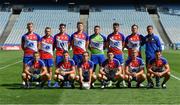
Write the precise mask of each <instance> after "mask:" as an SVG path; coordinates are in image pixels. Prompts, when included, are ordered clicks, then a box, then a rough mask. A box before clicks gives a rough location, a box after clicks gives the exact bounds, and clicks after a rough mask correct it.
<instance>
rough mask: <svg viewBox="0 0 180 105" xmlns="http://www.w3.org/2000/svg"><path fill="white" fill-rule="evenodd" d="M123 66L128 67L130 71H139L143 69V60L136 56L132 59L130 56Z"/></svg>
mask: <svg viewBox="0 0 180 105" xmlns="http://www.w3.org/2000/svg"><path fill="white" fill-rule="evenodd" d="M125 66H128V67H129V71H130V72H139V71H140V70H141V69H144V62H143V60H142V59H141V58H138V57H136V59H135V60H133V59H132V58H131V57H129V58H128V60H126V63H125Z"/></svg>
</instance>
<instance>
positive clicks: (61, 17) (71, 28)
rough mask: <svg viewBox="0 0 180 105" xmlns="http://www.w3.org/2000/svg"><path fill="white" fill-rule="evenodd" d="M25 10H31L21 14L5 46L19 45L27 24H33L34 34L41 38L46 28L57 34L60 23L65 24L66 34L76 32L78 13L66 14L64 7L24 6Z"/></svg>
mask: <svg viewBox="0 0 180 105" xmlns="http://www.w3.org/2000/svg"><path fill="white" fill-rule="evenodd" d="M26 8H31V9H32V11H30V12H25V11H22V12H21V14H20V16H19V18H18V20H17V21H16V22H15V25H14V26H13V29H12V31H11V33H10V35H9V36H8V38H7V40H6V41H5V45H9V44H15V45H18V44H20V42H21V36H22V35H23V34H24V33H26V32H27V29H26V24H27V23H28V22H33V23H34V26H35V32H36V33H38V34H40V35H41V36H42V35H44V29H45V27H47V26H48V27H51V28H52V34H53V35H54V34H56V33H58V32H59V30H58V27H59V24H60V23H65V24H66V25H67V33H68V34H72V33H73V32H75V31H76V23H77V22H78V21H79V20H80V18H79V17H80V15H79V13H78V12H68V9H67V8H66V7H65V6H64V7H57V6H53V7H51V6H26V7H25V9H26Z"/></svg>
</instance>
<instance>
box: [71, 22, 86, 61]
mask: <svg viewBox="0 0 180 105" xmlns="http://www.w3.org/2000/svg"><path fill="white" fill-rule="evenodd" d="M83 30H84V26H83V23H82V22H78V23H77V32H75V33H73V34H72V35H71V44H72V49H73V54H74V55H73V60H74V61H75V63H76V64H78V63H79V62H81V61H82V54H83V53H84V52H85V51H86V49H87V48H88V44H89V41H88V40H89V36H88V35H87V34H86V33H84V32H83Z"/></svg>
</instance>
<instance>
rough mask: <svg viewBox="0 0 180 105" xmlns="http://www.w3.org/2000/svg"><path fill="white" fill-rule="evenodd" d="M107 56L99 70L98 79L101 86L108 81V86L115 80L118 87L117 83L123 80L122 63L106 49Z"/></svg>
mask: <svg viewBox="0 0 180 105" xmlns="http://www.w3.org/2000/svg"><path fill="white" fill-rule="evenodd" d="M107 57H108V59H106V60H105V61H104V62H103V64H102V66H101V68H100V71H99V74H98V79H99V81H100V82H101V88H104V87H106V85H107V83H108V82H109V86H111V85H112V81H113V82H116V81H118V82H117V84H116V87H119V83H120V82H121V81H122V80H123V78H124V76H123V70H122V65H121V64H120V62H119V60H117V59H115V58H114V54H113V52H110V51H108V52H107Z"/></svg>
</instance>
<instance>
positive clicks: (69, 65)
mask: <svg viewBox="0 0 180 105" xmlns="http://www.w3.org/2000/svg"><path fill="white" fill-rule="evenodd" d="M74 66H75V62H74V61H73V60H72V59H69V60H68V62H64V61H61V62H60V63H59V64H58V65H57V67H58V68H60V69H61V70H63V71H65V72H66V71H67V72H68V71H71V70H72V67H74Z"/></svg>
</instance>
